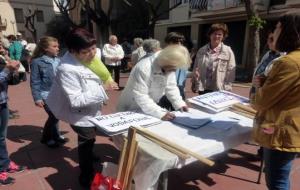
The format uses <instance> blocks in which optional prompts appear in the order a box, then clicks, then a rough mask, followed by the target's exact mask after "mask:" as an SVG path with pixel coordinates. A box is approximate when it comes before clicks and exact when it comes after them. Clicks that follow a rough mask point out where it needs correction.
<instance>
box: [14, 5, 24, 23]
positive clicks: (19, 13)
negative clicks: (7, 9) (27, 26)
mask: <svg viewBox="0 0 300 190" xmlns="http://www.w3.org/2000/svg"><path fill="white" fill-rule="evenodd" d="M14 12H15V17H16V23H24V14H23V9H19V8H14Z"/></svg>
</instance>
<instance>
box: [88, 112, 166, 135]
mask: <svg viewBox="0 0 300 190" xmlns="http://www.w3.org/2000/svg"><path fill="white" fill-rule="evenodd" d="M90 121H91V122H92V123H94V124H95V125H96V126H97V127H98V128H99V129H100V130H102V131H103V132H105V133H106V134H108V135H116V134H119V133H122V132H125V131H127V129H128V128H129V127H130V126H144V127H147V126H151V125H154V124H157V123H160V122H161V120H160V119H157V118H155V117H152V116H150V115H145V114H142V113H136V112H130V111H128V112H118V113H114V114H108V115H101V116H98V117H94V118H92V119H91V120H90Z"/></svg>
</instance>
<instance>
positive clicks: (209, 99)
mask: <svg viewBox="0 0 300 190" xmlns="http://www.w3.org/2000/svg"><path fill="white" fill-rule="evenodd" d="M188 101H189V102H190V103H192V104H195V105H197V106H201V107H204V108H207V109H209V110H212V111H214V112H220V111H223V110H225V109H227V108H228V107H230V106H232V105H233V104H236V103H244V102H248V101H249V100H248V98H245V97H242V96H239V95H237V94H234V93H231V92H228V91H216V92H211V93H207V94H204V95H200V96H195V97H193V98H190V99H188Z"/></svg>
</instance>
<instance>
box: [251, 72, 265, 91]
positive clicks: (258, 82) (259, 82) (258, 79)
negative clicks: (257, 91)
mask: <svg viewBox="0 0 300 190" xmlns="http://www.w3.org/2000/svg"><path fill="white" fill-rule="evenodd" d="M265 81H266V77H265V76H263V75H257V76H255V77H254V78H253V80H252V84H253V86H254V87H256V88H260V87H262V86H263V85H264V83H265Z"/></svg>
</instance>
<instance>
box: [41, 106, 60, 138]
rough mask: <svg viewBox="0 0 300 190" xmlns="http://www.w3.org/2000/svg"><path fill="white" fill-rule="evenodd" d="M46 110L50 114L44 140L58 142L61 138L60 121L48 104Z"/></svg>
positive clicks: (45, 126)
mask: <svg viewBox="0 0 300 190" xmlns="http://www.w3.org/2000/svg"><path fill="white" fill-rule="evenodd" d="M44 109H45V111H46V112H47V114H48V119H47V121H46V123H45V125H44V129H43V136H42V140H43V141H46V142H47V141H50V140H57V139H58V138H59V137H60V133H59V130H58V122H59V120H58V119H57V118H56V117H55V116H54V115H53V113H52V112H51V111H50V109H49V107H48V106H47V104H45V106H44Z"/></svg>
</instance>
